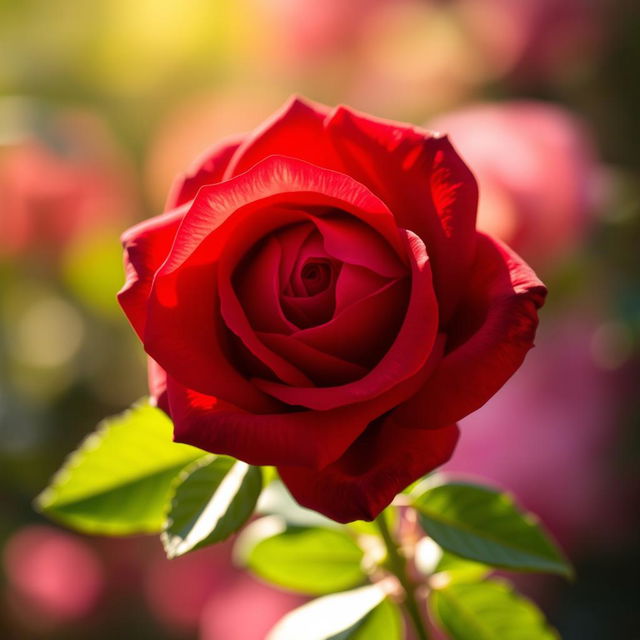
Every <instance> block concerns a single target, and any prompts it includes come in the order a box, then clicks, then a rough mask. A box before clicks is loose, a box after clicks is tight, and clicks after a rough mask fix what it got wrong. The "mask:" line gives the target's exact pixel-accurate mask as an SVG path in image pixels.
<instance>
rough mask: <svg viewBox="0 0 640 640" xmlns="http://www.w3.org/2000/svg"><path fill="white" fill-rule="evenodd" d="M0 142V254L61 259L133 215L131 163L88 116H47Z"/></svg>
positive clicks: (94, 119)
mask: <svg viewBox="0 0 640 640" xmlns="http://www.w3.org/2000/svg"><path fill="white" fill-rule="evenodd" d="M45 119H46V127H47V131H45V133H44V134H42V133H41V132H40V131H38V132H37V133H35V131H36V126H35V124H34V125H31V124H29V125H28V126H27V130H26V131H21V132H19V135H16V136H15V137H14V139H12V140H10V141H9V142H8V144H5V145H0V257H2V256H8V257H15V256H18V255H22V256H24V255H25V254H29V255H30V256H31V257H34V256H35V255H39V256H41V257H50V258H55V257H57V256H58V255H59V254H60V253H61V251H62V250H64V248H65V247H66V246H67V245H69V244H70V243H72V242H74V241H76V240H78V239H79V238H81V237H83V236H84V235H86V234H88V233H91V232H93V231H95V230H97V229H101V228H114V227H121V226H123V225H124V224H126V222H127V219H128V218H129V217H130V213H131V210H132V201H133V198H132V192H131V186H130V183H129V180H128V178H127V177H126V175H127V169H126V166H123V164H125V163H124V161H123V158H122V155H121V153H120V151H119V150H118V149H117V148H116V146H115V144H114V143H113V141H112V140H111V138H110V136H109V135H108V133H107V132H106V130H105V127H104V125H103V124H102V123H101V122H100V121H99V120H97V119H96V118H95V117H94V116H92V115H90V114H88V113H83V112H75V111H69V112H62V113H53V114H52V113H47V114H46V115H45Z"/></svg>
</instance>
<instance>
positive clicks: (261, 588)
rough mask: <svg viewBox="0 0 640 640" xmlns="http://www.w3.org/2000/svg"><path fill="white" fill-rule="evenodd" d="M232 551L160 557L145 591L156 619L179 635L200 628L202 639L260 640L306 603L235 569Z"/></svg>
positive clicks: (221, 547)
mask: <svg viewBox="0 0 640 640" xmlns="http://www.w3.org/2000/svg"><path fill="white" fill-rule="evenodd" d="M231 547H232V542H231V541H229V542H226V543H223V544H218V545H215V546H212V547H207V548H205V549H200V550H198V551H196V552H194V553H191V554H188V555H185V556H182V557H180V558H176V559H174V560H167V559H166V558H164V557H160V556H158V557H157V558H156V559H155V560H154V561H152V562H151V563H150V564H149V566H148V568H147V574H146V578H145V580H144V586H143V589H144V594H145V598H146V601H147V604H148V606H149V608H150V610H151V612H152V614H153V615H154V617H155V618H157V619H158V620H159V621H160V622H161V623H162V624H163V625H166V626H167V627H169V628H170V629H173V630H175V631H177V632H184V633H192V632H194V631H196V630H197V629H198V628H200V633H201V638H203V640H226V639H227V638H234V640H253V639H255V640H259V639H262V638H263V637H264V635H265V634H266V632H267V631H268V629H269V628H270V627H271V626H273V624H275V622H276V621H277V620H278V619H279V618H280V617H281V616H283V615H284V614H285V613H286V612H287V611H289V610H290V609H293V608H294V607H296V606H298V605H299V604H301V603H302V600H301V599H300V598H299V597H296V596H293V595H291V594H286V593H283V592H280V591H276V590H275V589H271V588H269V587H267V586H265V585H262V584H261V583H258V582H256V581H255V580H253V578H251V577H250V576H249V574H248V573H246V572H245V571H241V570H239V569H236V568H235V567H234V566H233V565H232V563H231ZM247 606H250V607H251V615H247V614H246V611H247Z"/></svg>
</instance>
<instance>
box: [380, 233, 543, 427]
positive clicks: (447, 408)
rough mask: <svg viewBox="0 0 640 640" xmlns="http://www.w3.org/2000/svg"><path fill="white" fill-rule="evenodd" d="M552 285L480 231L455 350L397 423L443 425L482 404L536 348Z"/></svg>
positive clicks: (453, 337)
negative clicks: (540, 315)
mask: <svg viewBox="0 0 640 640" xmlns="http://www.w3.org/2000/svg"><path fill="white" fill-rule="evenodd" d="M546 292H547V290H546V288H545V287H544V285H543V284H542V282H540V280H538V278H537V277H536V275H535V273H534V272H533V271H532V270H531V269H530V268H529V266H527V264H526V263H525V262H523V260H522V259H521V258H520V257H519V256H518V255H517V254H516V253H514V252H513V251H511V249H509V248H508V247H507V246H506V245H504V244H502V243H501V242H500V241H498V240H495V239H493V238H491V237H490V236H486V235H484V234H478V254H477V257H476V262H475V264H474V268H473V270H472V277H471V280H470V281H469V284H468V291H467V295H466V297H465V299H464V303H463V307H462V308H461V309H460V312H459V314H458V317H459V318H461V322H460V323H459V326H458V327H456V331H455V332H454V333H453V334H450V336H449V338H450V339H449V345H448V348H449V349H450V348H451V342H452V341H453V342H454V348H453V350H450V352H449V353H448V354H447V355H446V356H445V357H444V358H443V359H442V361H441V362H440V364H439V365H438V367H437V368H436V370H435V371H434V373H433V375H432V376H431V378H430V379H429V380H428V381H427V382H426V384H425V385H424V387H423V388H422V389H421V390H420V391H419V392H418V393H417V394H416V395H415V396H414V397H412V398H411V399H410V400H408V401H407V402H405V403H404V404H403V405H402V406H400V407H398V408H397V409H396V410H395V411H394V412H393V413H392V414H391V416H390V418H389V421H390V423H392V424H394V425H396V426H397V427H418V428H425V427H426V428H438V427H441V426H443V425H446V424H451V422H455V421H457V420H460V419H461V418H463V417H464V416H466V415H468V414H470V413H471V412H473V411H475V410H476V409H478V408H480V407H481V406H482V405H483V404H484V403H485V402H486V401H487V400H489V398H491V396H492V395H493V394H494V393H496V391H498V389H500V387H502V385H503V384H504V383H505V382H506V381H507V380H508V379H509V378H510V377H511V376H512V375H513V374H514V373H515V371H516V370H517V369H518V367H519V366H520V365H521V364H522V361H523V360H524V357H525V355H526V354H527V351H529V349H530V348H531V347H532V346H533V338H534V335H535V331H536V327H537V325H538V314H537V310H538V309H539V308H540V307H541V306H542V304H543V303H544V298H545V295H546Z"/></svg>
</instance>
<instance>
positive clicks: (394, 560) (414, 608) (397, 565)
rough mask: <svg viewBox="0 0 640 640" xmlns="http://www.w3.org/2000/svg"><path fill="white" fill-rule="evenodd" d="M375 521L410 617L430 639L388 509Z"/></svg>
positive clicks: (423, 637)
mask: <svg viewBox="0 0 640 640" xmlns="http://www.w3.org/2000/svg"><path fill="white" fill-rule="evenodd" d="M375 522H376V524H377V525H378V529H379V530H380V533H381V534H382V538H383V540H384V544H385V547H386V548H387V558H388V563H389V569H390V570H391V572H392V573H393V575H395V577H396V578H398V582H400V584H401V586H402V588H403V589H404V592H405V599H404V602H403V604H404V607H405V609H406V611H407V613H408V614H409V618H410V619H411V622H412V623H413V626H414V627H415V630H416V632H417V634H418V637H419V638H420V640H429V634H428V633H427V629H426V627H425V624H424V620H423V619H422V616H421V615H420V609H419V608H418V602H417V600H416V594H415V587H414V584H413V583H412V582H411V580H410V579H409V576H408V574H407V562H406V559H405V558H404V557H403V556H402V555H401V553H400V550H399V549H398V545H397V543H396V541H395V540H394V539H393V536H392V535H391V531H390V530H389V525H388V523H387V517H386V511H383V512H382V513H381V514H380V515H379V516H378V517H377V518H376V520H375Z"/></svg>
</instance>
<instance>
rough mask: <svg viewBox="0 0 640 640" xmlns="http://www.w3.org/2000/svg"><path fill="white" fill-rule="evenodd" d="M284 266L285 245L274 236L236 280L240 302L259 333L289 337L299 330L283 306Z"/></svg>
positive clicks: (238, 272) (257, 252)
mask: <svg viewBox="0 0 640 640" xmlns="http://www.w3.org/2000/svg"><path fill="white" fill-rule="evenodd" d="M281 265H282V245H281V244H280V242H278V238H277V236H270V237H269V238H268V239H267V241H266V242H265V243H263V244H262V246H260V247H259V249H258V250H257V251H256V252H255V255H253V257H252V258H251V259H250V260H248V261H245V264H243V265H242V266H241V267H240V268H239V269H236V272H235V275H234V277H233V282H234V284H235V287H234V288H235V290H236V292H237V295H238V299H239V300H240V303H241V305H242V308H243V309H244V312H245V313H246V315H247V318H248V319H249V322H250V323H251V326H252V327H253V328H254V329H256V330H257V331H268V332H269V331H272V332H274V333H285V334H287V333H291V332H292V331H296V330H297V327H296V326H295V325H294V324H292V323H291V322H290V321H289V320H288V319H287V317H286V316H285V315H284V313H283V312H282V307H281V306H280V271H281Z"/></svg>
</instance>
